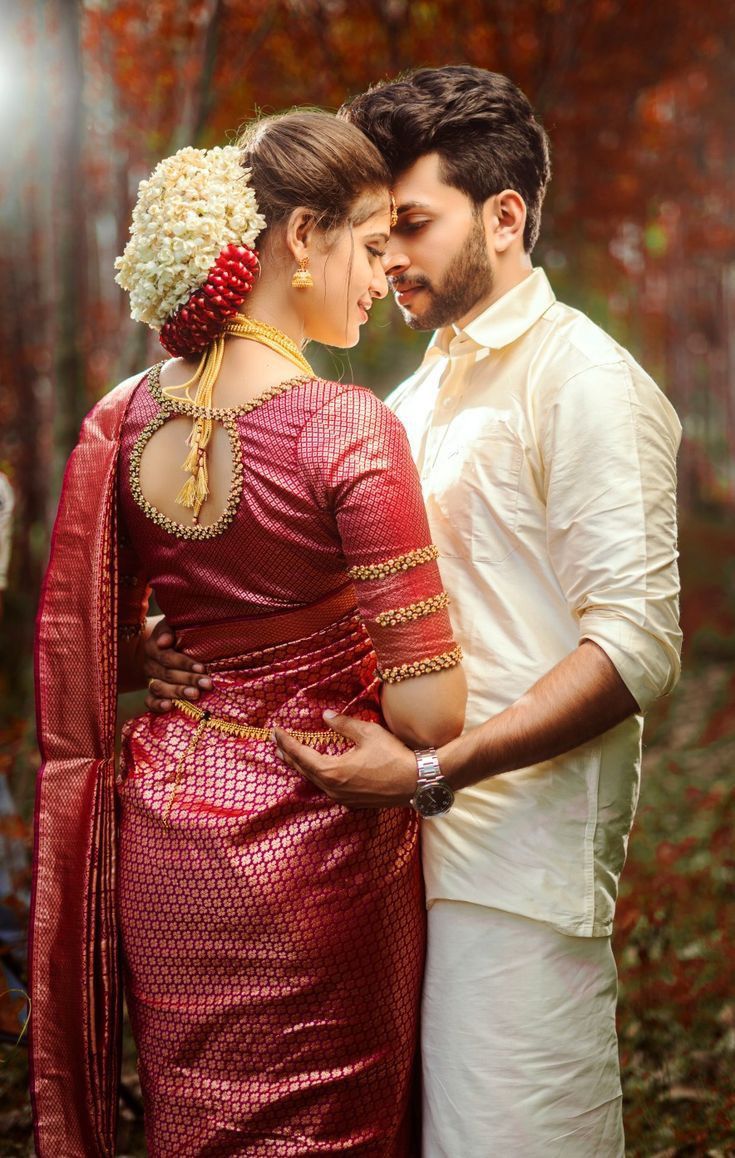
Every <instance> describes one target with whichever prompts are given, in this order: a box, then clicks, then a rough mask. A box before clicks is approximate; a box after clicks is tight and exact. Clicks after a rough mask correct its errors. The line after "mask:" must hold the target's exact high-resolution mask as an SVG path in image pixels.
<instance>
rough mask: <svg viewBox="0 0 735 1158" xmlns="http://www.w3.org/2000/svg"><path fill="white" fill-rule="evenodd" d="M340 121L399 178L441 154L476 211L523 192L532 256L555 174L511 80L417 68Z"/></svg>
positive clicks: (465, 69) (467, 69)
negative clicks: (498, 196)
mask: <svg viewBox="0 0 735 1158" xmlns="http://www.w3.org/2000/svg"><path fill="white" fill-rule="evenodd" d="M339 115H340V116H341V117H344V119H345V120H349V121H351V122H352V124H353V125H357V127H358V128H359V129H362V131H363V133H364V134H365V136H367V137H369V138H370V140H371V141H373V142H374V144H375V145H377V147H378V149H379V150H380V152H381V153H382V154H383V157H384V158H385V160H386V161H387V163H388V166H389V168H390V170H391V172H392V175H393V178H394V179H395V178H396V177H398V176H399V175H400V174H401V173H404V172H405V171H406V169H408V168H410V166H411V165H413V164H414V162H416V161H418V160H419V158H420V157H423V156H425V155H426V154H427V153H438V154H439V157H440V158H441V173H442V179H443V180H444V181H445V182H446V183H447V184H448V185H453V186H455V187H456V188H457V189H461V190H462V192H463V193H466V194H467V196H468V197H470V198H471V199H472V201H473V202H474V203H475V205H481V204H482V203H483V202H484V201H486V200H487V198H488V197H492V196H493V195H494V194H495V193H500V192H501V191H502V190H503V189H514V190H515V191H516V192H517V193H520V195H521V197H522V198H523V200H524V201H525V203H526V209H527V211H528V217H527V221H526V228H525V231H524V235H523V244H524V247H525V249H526V251H527V252H528V253H530V252H531V250H532V249H533V247H534V245H535V243H536V239H537V237H538V233H539V227H540V224H541V205H542V203H543V200H544V194H545V193H546V186H547V184H548V181H549V177H550V176H551V164H550V161H549V142H548V138H547V136H546V133H545V132H544V129H543V127H542V126H541V125H540V124H539V122H538V121H537V120H536V118H535V117H534V115H533V109H532V107H531V104H530V102H529V101H528V99H527V97H525V96H524V94H523V93H522V92H521V90H520V89H519V88H517V87H516V85H514V84H513V82H512V81H510V80H508V78H507V77H506V76H503V75H502V74H501V73H498V72H487V70H486V69H484V68H472V67H471V66H470V65H463V64H462V65H448V66H447V67H446V68H419V69H415V70H412V71H411V72H407V73H404V74H402V75H401V76H399V77H398V79H397V80H393V81H381V82H380V83H379V84H376V85H374V86H373V87H372V88H370V89H368V91H367V92H364V93H362V94H361V95H360V96H357V97H355V98H354V100H352V101H349V102H348V103H347V104H345V105H343V106H342V108H341V109H340V112H339Z"/></svg>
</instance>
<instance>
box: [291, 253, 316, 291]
mask: <svg viewBox="0 0 735 1158" xmlns="http://www.w3.org/2000/svg"><path fill="white" fill-rule="evenodd" d="M291 285H292V286H293V288H294V289H311V288H312V286H313V285H314V278H313V277H312V276H311V274H310V273H309V258H308V257H302V258H300V259H299V268H298V269H297V270H296V273H295V274H294V275H293V277H292V278H291Z"/></svg>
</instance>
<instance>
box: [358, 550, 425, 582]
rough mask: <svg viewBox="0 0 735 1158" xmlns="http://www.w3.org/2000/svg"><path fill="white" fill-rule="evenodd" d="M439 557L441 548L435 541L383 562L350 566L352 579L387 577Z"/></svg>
mask: <svg viewBox="0 0 735 1158" xmlns="http://www.w3.org/2000/svg"><path fill="white" fill-rule="evenodd" d="M438 558H439V548H438V547H436V546H435V545H434V544H433V543H429V545H428V547H417V548H416V550H415V551H407V552H406V554H405V555H396V556H395V558H393V559H386V560H385V562H383V563H366V564H365V565H358V566H356V567H350V570H349V575H350V578H351V579H385V578H387V576H388V575H397V574H398V572H399V571H408V570H410V568H411V567H418V565H419V564H420V563H431V562H433V560H434V559H438Z"/></svg>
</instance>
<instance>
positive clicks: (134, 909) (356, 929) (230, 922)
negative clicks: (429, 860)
mask: <svg viewBox="0 0 735 1158" xmlns="http://www.w3.org/2000/svg"><path fill="white" fill-rule="evenodd" d="M374 663H375V661H374V656H373V653H372V651H371V649H370V646H369V641H368V640H367V637H366V636H365V633H364V630H363V629H362V627H361V625H360V624H359V621H357V620H355V619H354V618H352V619H349V618H348V619H347V620H346V621H344V622H343V623H342V624H341V625H337V626H335V628H333V629H330V630H329V631H326V632H322V633H319V634H318V635H317V636H314V637H309V638H308V639H307V640H306V641H302V646H300V647H296V646H290V647H280V648H272V649H267V650H265V651H263V652H261V653H259V655H258V657H257V658H254V659H253V662H252V666H251V667H250V668H249V669H247V668H245V670H241V671H240V672H237V673H232V672H229V671H228V672H220V673H217V672H215V674H214V677H213V678H214V684H215V687H214V690H213V692H212V693H211V694H210V696H208V697H207V703H208V705H209V706H210V707H211V710H212V711H213V712H214V713H216V714H217V715H222V716H225V717H229V718H235V719H237V718H242V719H245V718H247V719H249V720H253V719H255V720H263V719H267V718H269V717H270V718H275V719H277V720H278V722H279V723H280V724H282V725H283V726H285V727H291V728H302V727H304V726H307V727H319V724H320V723H321V726H322V727H323V722H321V721H320V716H319V702H320V694H319V693H318V692H317V691H316V690H315V689H317V688H321V689H322V690H321V695H322V696H325V697H326V696H331V695H336V696H340V697H341V699H342V700H343V701H345V702H347V701H350V700H353V704H352V708H351V711H352V712H356V713H357V714H358V715H360V716H361V717H363V718H366V719H377V718H379V709H378V701H377V697H376V692H375V684H374V681H373V678H372V677H373V676H374ZM294 668H297V669H300V670H301V671H302V672H304V673H305V672H306V671H308V676H309V686H310V688H311V689H312V690H311V691H309V692H307V693H302V692H300V690H299V689H296V688H295V686H294V680H293V676H292V672H293V669H294ZM195 727H196V723H195V721H194V720H192V719H190V718H188V717H187V716H185V715H183V714H179V713H176V714H174V715H170V716H165V717H150V716H144V717H141V718H140V719H138V720H133V721H131V722H130V723H129V724H128V725H126V729H125V733H124V738H123V768H122V772H123V776H124V777H125V778H124V782H123V783H122V785H121V787H120V802H121V825H120V889H119V902H120V917H121V924H122V932H123V944H124V954H125V962H126V971H127V997H128V1006H129V1010H130V1015H131V1020H132V1024H133V1028H134V1033H135V1037H136V1042H137V1045H138V1050H139V1067H140V1073H141V1082H142V1088H143V1091H144V1099H145V1111H146V1130H147V1143H148V1153H149V1154H150V1155H151V1158H164V1156H166V1158H167V1156H170V1155H172V1154H187V1155H188V1154H192V1155H193V1154H197V1155H198V1154H207V1155H212V1156H214V1155H236V1154H237V1155H241V1154H249V1155H279V1156H281V1155H282V1156H284V1158H286V1156H289V1158H297V1156H298V1158H305V1156H307V1155H308V1156H311V1155H335V1156H336V1155H338V1154H343V1153H348V1154H353V1153H354V1154H363V1155H366V1156H367V1155H371V1156H375V1158H378V1156H381V1158H406V1156H407V1155H410V1154H413V1153H417V1152H418V1151H417V1150H416V1151H415V1150H414V1149H413V1142H412V1139H411V1134H410V1128H411V1127H410V1105H409V1096H410V1083H411V1073H412V1060H413V1054H414V1048H415V1035H416V1025H417V1017H418V995H419V987H420V980H421V970H422V962H423V945H424V911H423V894H422V886H421V879H420V872H419V864H418V858H417V856H416V837H417V831H416V817H415V816H414V815H413V814H412V813H411V812H410V811H409V810H405V809H387V810H384V811H380V812H350V811H349V810H348V809H346V808H343V807H342V806H340V805H335V804H333V803H332V802H330V801H329V800H328V799H327V798H326V797H324V796H323V795H322V794H320V793H319V792H317V791H316V790H315V789H314V788H313V787H312V786H311V785H310V784H309V783H308V782H306V781H303V780H302V779H301V778H300V777H299V776H298V775H297V773H295V772H293V771H292V770H291V769H290V768H288V767H286V766H285V765H284V764H282V763H281V762H280V761H278V760H277V759H276V757H275V752H274V748H273V745H272V744H271V743H269V742H267V741H262V740H258V741H251V740H243V739H238V738H236V737H222V736H221V735H215V734H214V733H208V732H207V731H206V730H205V731H204V733H203V734H202V736H201V738H200V739H199V742H198V743H197V746H196V749H195V751H194V753H193V754H192V758H191V759H189V760H187V761H185V763H184V768H183V775H182V779H181V784H180V787H179V790H178V793H177V796H176V801H175V803H174V806H173V808H172V810H171V813H170V816H169V819H168V827H166V826H165V825H164V816H165V813H166V809H167V805H168V801H169V797H170V789H171V780H172V775H173V772H174V768H175V765H176V764H177V762H178V760H179V758H180V757H181V755H182V754H183V753H185V751H186V749H187V746H188V745H189V743H190V740H191V737H192V734H193V731H194V729H195ZM336 739H337V738H336V737H335V740H336ZM323 750H331V751H333V752H337V751H339V750H340V744H339V743H334V744H332V745H330V746H327V747H326V748H324V749H323Z"/></svg>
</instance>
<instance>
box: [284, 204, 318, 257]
mask: <svg viewBox="0 0 735 1158" xmlns="http://www.w3.org/2000/svg"><path fill="white" fill-rule="evenodd" d="M315 227H316V219H315V217H314V212H313V210H312V209H307V208H306V207H305V206H303V205H300V206H299V207H298V208H297V209H294V210H293V212H292V213H291V216H290V217H289V219H288V222H287V224H286V245H287V247H288V249H289V252H290V254H291V256H292V257H293V259H294V261H295V262H297V263H298V262H299V261H301V260H302V259H303V258H305V257H308V256H309V247H310V245H311V244H312V241H313V236H312V235H313V233H314V229H315Z"/></svg>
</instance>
